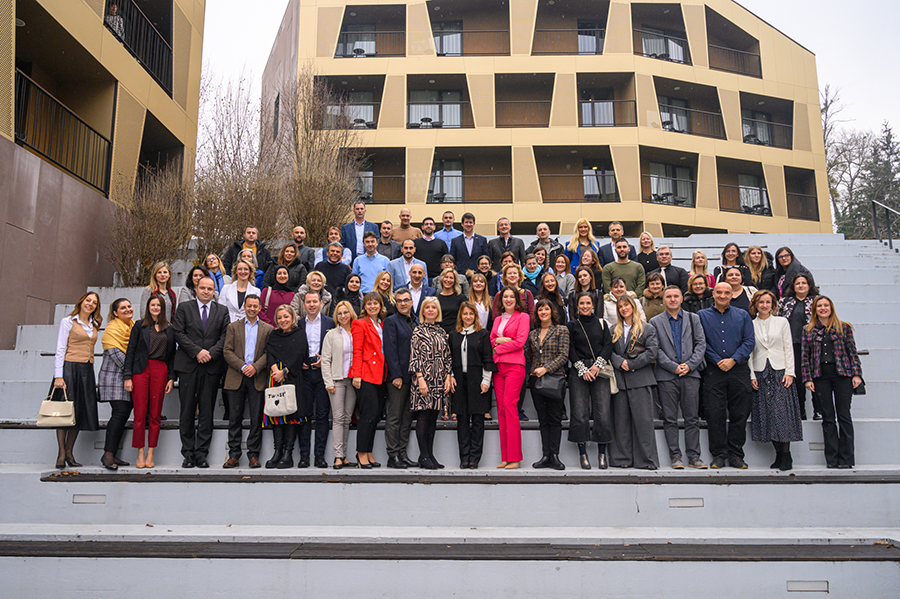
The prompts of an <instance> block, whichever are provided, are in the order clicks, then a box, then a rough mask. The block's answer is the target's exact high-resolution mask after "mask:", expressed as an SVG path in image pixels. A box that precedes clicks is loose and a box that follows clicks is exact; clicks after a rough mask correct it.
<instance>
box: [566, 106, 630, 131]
mask: <svg viewBox="0 0 900 599" xmlns="http://www.w3.org/2000/svg"><path fill="white" fill-rule="evenodd" d="M580 104H581V110H580V112H579V119H580V121H579V125H580V126H581V127H636V126H637V108H636V106H635V101H634V100H582V101H581V102H580Z"/></svg>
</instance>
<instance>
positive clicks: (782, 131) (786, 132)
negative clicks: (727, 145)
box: [742, 118, 794, 150]
mask: <svg viewBox="0 0 900 599" xmlns="http://www.w3.org/2000/svg"><path fill="white" fill-rule="evenodd" d="M742 123H743V134H744V143H745V144H754V145H757V146H771V147H773V148H784V149H786V150H790V149H791V148H793V146H794V128H793V127H792V126H790V125H782V124H781V123H771V122H769V121H758V120H755V119H748V118H744V119H742Z"/></svg>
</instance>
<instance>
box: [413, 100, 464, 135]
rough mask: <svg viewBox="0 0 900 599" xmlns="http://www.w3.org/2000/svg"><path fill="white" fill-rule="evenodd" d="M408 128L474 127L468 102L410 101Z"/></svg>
mask: <svg viewBox="0 0 900 599" xmlns="http://www.w3.org/2000/svg"><path fill="white" fill-rule="evenodd" d="M406 116H407V120H406V127H407V129H460V128H469V127H474V126H475V122H474V121H473V120H472V108H471V107H470V106H469V103H468V102H408V103H407V105H406Z"/></svg>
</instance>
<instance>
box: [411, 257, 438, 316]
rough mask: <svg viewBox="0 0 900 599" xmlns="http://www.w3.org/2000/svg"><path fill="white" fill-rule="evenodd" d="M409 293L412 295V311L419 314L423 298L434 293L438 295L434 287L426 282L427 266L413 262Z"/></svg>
mask: <svg viewBox="0 0 900 599" xmlns="http://www.w3.org/2000/svg"><path fill="white" fill-rule="evenodd" d="M407 289H409V294H410V296H412V311H413V314H415V315H416V316H417V317H418V316H419V307H420V306H421V305H422V300H423V299H425V298H426V297H430V296H432V295H437V291H435V289H434V287H429V286H428V285H426V284H425V267H424V266H422V265H421V264H413V265H412V267H411V268H410V269H409V287H407Z"/></svg>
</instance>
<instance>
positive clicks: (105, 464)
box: [100, 455, 119, 472]
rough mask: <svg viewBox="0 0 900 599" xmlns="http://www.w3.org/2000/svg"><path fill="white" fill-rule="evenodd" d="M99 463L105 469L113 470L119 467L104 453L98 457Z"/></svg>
mask: <svg viewBox="0 0 900 599" xmlns="http://www.w3.org/2000/svg"><path fill="white" fill-rule="evenodd" d="M100 464H102V465H103V467H104V468H106V469H107V470H112V471H113V472H115V471H116V470H118V469H119V465H118V464H116V463H115V461H113V459H112V458H107V457H106V456H105V455H104V456H103V457H102V458H100Z"/></svg>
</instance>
